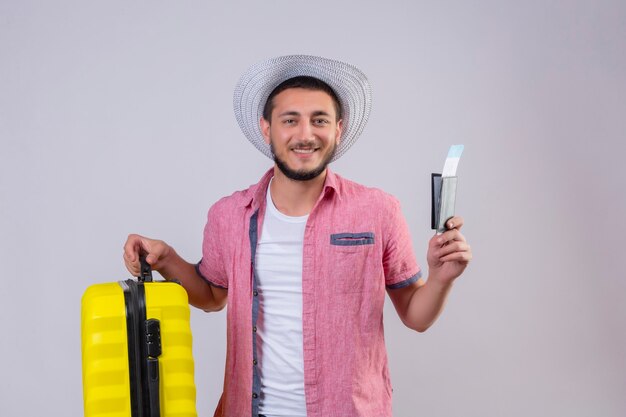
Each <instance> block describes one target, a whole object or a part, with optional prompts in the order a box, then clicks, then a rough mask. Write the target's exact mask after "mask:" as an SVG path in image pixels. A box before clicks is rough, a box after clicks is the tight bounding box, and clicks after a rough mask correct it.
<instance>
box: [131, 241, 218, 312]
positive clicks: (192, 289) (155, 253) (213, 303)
mask: <svg viewBox="0 0 626 417" xmlns="http://www.w3.org/2000/svg"><path fill="white" fill-rule="evenodd" d="M140 252H143V253H145V254H146V262H148V264H150V266H151V267H152V269H154V270H155V271H158V272H159V273H160V274H161V275H162V276H163V277H164V278H165V279H167V280H172V279H177V280H179V281H180V282H181V284H182V285H183V287H184V288H185V290H186V291H187V294H188V296H189V303H190V304H191V305H193V306H194V307H197V308H200V309H202V310H205V311H219V310H221V309H223V308H224V306H225V305H226V299H227V295H228V291H227V290H226V289H223V288H218V287H215V286H213V285H210V284H209V283H207V282H206V281H205V280H204V279H203V278H202V277H201V276H200V275H198V272H197V271H196V267H195V265H194V264H191V263H189V262H187V261H185V260H184V259H183V258H181V257H180V256H179V255H178V253H176V251H175V250H174V248H172V247H171V246H169V245H168V244H167V243H165V242H163V241H162V240H155V239H148V238H146V237H143V236H139V235H129V236H128V239H127V240H126V244H125V245H124V263H125V264H126V269H128V271H129V272H130V273H131V274H133V275H134V276H137V275H139V253H140Z"/></svg>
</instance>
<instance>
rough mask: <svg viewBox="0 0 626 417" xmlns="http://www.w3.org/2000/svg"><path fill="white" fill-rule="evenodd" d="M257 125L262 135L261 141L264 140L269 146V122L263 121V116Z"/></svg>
mask: <svg viewBox="0 0 626 417" xmlns="http://www.w3.org/2000/svg"><path fill="white" fill-rule="evenodd" d="M259 125H260V126H261V133H262V134H263V139H265V143H267V144H268V145H269V144H270V122H268V121H267V120H265V118H264V117H263V116H261V119H260V120H259Z"/></svg>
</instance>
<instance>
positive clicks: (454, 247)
mask: <svg viewBox="0 0 626 417" xmlns="http://www.w3.org/2000/svg"><path fill="white" fill-rule="evenodd" d="M456 252H470V246H469V245H468V244H467V243H466V242H453V243H450V244H449V245H446V246H443V247H442V248H441V249H439V250H438V251H437V253H436V256H437V257H438V258H439V259H440V260H441V259H442V258H443V257H445V256H447V255H450V254H452V253H456Z"/></svg>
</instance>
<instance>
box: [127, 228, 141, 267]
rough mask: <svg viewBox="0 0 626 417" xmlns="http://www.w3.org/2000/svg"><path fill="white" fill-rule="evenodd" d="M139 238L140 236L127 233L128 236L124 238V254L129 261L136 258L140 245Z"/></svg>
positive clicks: (133, 260)
mask: <svg viewBox="0 0 626 417" xmlns="http://www.w3.org/2000/svg"><path fill="white" fill-rule="evenodd" d="M141 240H142V237H141V236H139V235H135V234H130V235H128V238H127V239H126V243H125V244H124V255H126V256H127V258H128V260H130V261H131V262H135V261H136V260H137V259H138V256H139V251H140V250H141V247H142V245H141Z"/></svg>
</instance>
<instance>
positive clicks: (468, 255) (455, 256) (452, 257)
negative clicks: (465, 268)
mask: <svg viewBox="0 0 626 417" xmlns="http://www.w3.org/2000/svg"><path fill="white" fill-rule="evenodd" d="M471 260H472V252H469V251H466V252H454V253H451V254H449V255H446V256H444V257H442V258H439V261H440V262H463V263H469V261H471Z"/></svg>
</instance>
